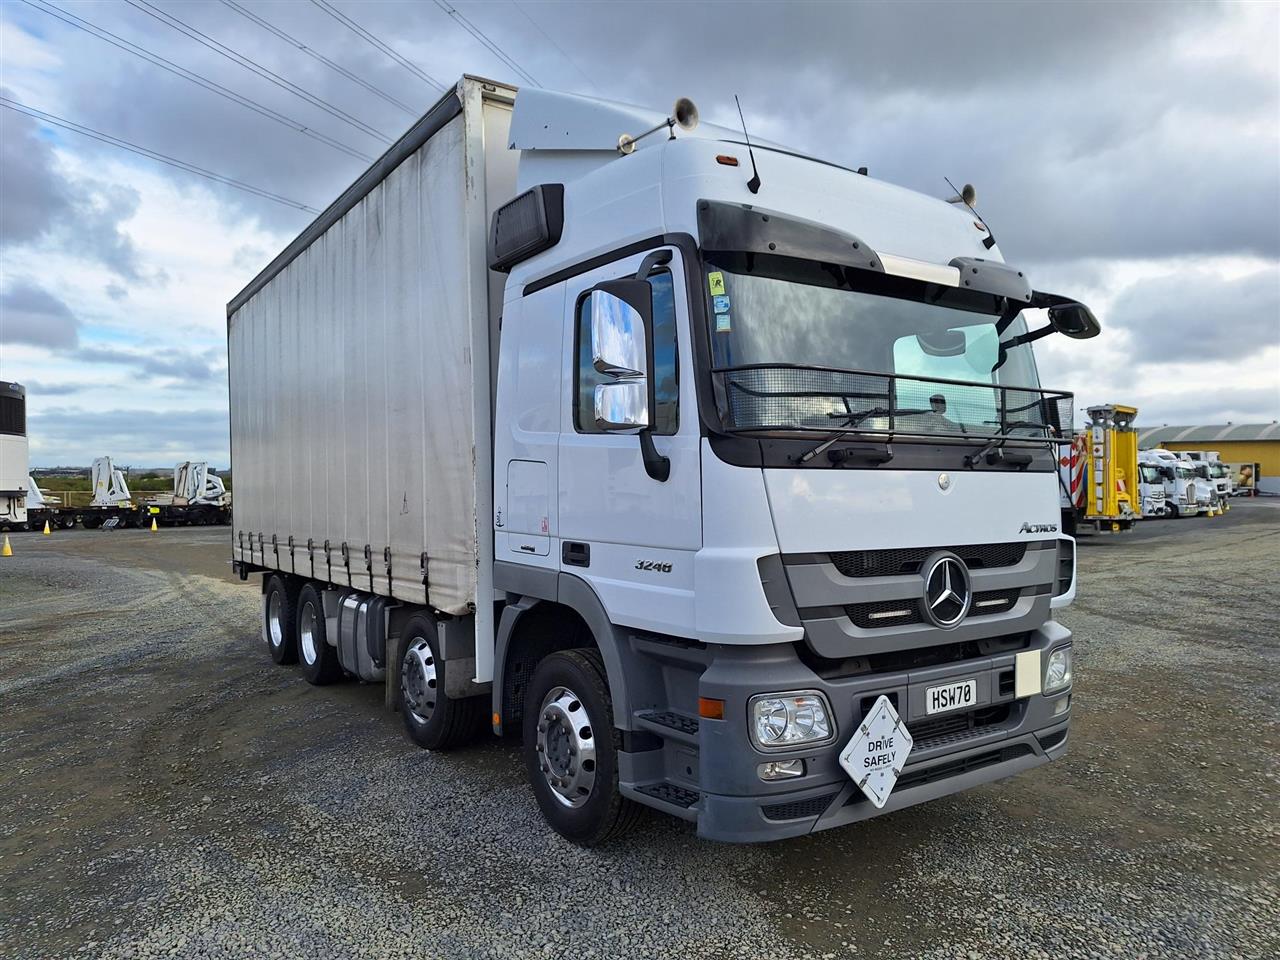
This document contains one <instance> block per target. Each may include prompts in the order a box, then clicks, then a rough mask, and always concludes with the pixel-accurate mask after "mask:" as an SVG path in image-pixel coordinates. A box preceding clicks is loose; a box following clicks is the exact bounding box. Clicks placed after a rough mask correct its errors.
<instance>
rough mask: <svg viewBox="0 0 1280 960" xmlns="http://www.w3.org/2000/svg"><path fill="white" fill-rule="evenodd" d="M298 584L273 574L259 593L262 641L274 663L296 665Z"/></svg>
mask: <svg viewBox="0 0 1280 960" xmlns="http://www.w3.org/2000/svg"><path fill="white" fill-rule="evenodd" d="M297 619H298V584H297V581H295V580H292V579H289V578H287V577H282V576H280V575H279V574H273V575H272V576H271V577H270V578H269V579H268V580H267V585H266V589H265V590H264V591H263V592H262V639H263V640H264V641H265V642H266V644H267V652H268V653H270V654H271V659H272V660H274V661H275V662H276V663H297V662H298V624H297Z"/></svg>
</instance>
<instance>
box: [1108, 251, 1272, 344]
mask: <svg viewBox="0 0 1280 960" xmlns="http://www.w3.org/2000/svg"><path fill="white" fill-rule="evenodd" d="M1175 279H1176V282H1171V279H1170V278H1168V277H1161V278H1159V279H1152V280H1143V281H1140V282H1138V283H1135V284H1133V285H1132V286H1131V287H1128V288H1126V289H1125V291H1124V292H1123V293H1122V294H1121V295H1120V296H1119V298H1118V299H1117V300H1116V302H1115V304H1114V305H1113V306H1112V308H1111V314H1110V322H1111V323H1112V324H1115V325H1116V326H1117V327H1119V328H1121V329H1123V330H1127V331H1128V332H1129V333H1130V334H1131V335H1132V337H1133V340H1134V345H1135V347H1136V348H1137V349H1136V351H1135V356H1136V357H1138V358H1139V359H1140V362H1142V363H1147V364H1152V363H1161V362H1164V361H1170V360H1172V361H1199V360H1235V359H1237V358H1240V357H1246V356H1250V355H1252V354H1256V353H1257V352H1258V351H1259V350H1262V349H1264V348H1266V347H1269V346H1272V345H1274V344H1276V343H1277V342H1280V267H1273V268H1269V269H1266V270H1261V271H1259V272H1257V273H1252V274H1249V275H1247V276H1243V277H1238V278H1232V279H1227V278H1224V277H1220V276H1216V275H1214V274H1210V273H1207V272H1205V271H1202V270H1190V271H1188V272H1187V274H1186V275H1181V276H1178V277H1177V278H1175Z"/></svg>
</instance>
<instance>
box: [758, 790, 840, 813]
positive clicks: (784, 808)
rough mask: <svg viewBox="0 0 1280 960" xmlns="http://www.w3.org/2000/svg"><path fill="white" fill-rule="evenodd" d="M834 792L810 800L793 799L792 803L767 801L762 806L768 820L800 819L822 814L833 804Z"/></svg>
mask: <svg viewBox="0 0 1280 960" xmlns="http://www.w3.org/2000/svg"><path fill="white" fill-rule="evenodd" d="M834 797H835V794H834V793H829V794H827V795H826V796H825V797H813V798H812V799H809V800H792V801H791V802H790V803H767V804H765V805H764V806H763V807H761V808H760V809H761V812H763V813H764V818H765V819H766V820H799V819H801V818H803V817H816V816H819V815H821V814H822V813H823V812H824V811H825V810H826V809H827V807H829V806H830V805H831V801H832V799H833V798H834Z"/></svg>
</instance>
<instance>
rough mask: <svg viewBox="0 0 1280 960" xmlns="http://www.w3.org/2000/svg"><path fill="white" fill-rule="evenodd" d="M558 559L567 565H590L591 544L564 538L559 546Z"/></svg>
mask: <svg viewBox="0 0 1280 960" xmlns="http://www.w3.org/2000/svg"><path fill="white" fill-rule="evenodd" d="M560 559H561V560H563V561H564V564H565V566H567V567H589V566H591V544H589V543H574V542H573V541H571V540H566V541H565V542H564V544H563V545H562V546H561V548H560Z"/></svg>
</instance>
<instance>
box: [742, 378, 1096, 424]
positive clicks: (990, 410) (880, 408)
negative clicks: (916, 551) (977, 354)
mask: <svg viewBox="0 0 1280 960" xmlns="http://www.w3.org/2000/svg"><path fill="white" fill-rule="evenodd" d="M717 373H719V374H720V375H721V376H722V377H723V378H724V381H723V382H724V386H725V394H726V396H727V398H728V407H729V409H728V413H729V421H730V423H731V425H732V426H733V427H735V428H738V429H747V430H761V429H787V428H796V427H800V428H807V429H815V428H817V429H822V430H827V429H830V428H832V427H833V426H834V427H836V428H841V427H847V428H850V429H856V430H860V431H863V432H866V433H888V432H891V431H896V432H899V433H909V434H916V435H926V436H943V437H958V438H962V439H965V440H970V441H971V440H972V439H973V438H974V436H984V435H993V434H998V433H1000V432H1002V430H1003V431H1007V432H1009V433H1010V434H1011V435H1012V436H1014V437H1021V438H1026V439H1030V438H1036V437H1040V438H1043V437H1045V435H1046V433H1047V434H1049V435H1055V436H1059V437H1062V436H1069V435H1070V433H1069V425H1070V423H1071V409H1072V398H1071V396H1070V395H1069V394H1060V393H1056V392H1050V391H1040V390H1033V389H1030V388H1020V387H1005V386H1001V385H999V384H982V383H958V382H954V381H939V380H930V379H927V378H923V377H909V376H900V375H896V374H894V375H890V374H877V373H864V372H862V371H855V370H832V369H825V368H822V367H789V366H781V365H779V366H773V365H759V366H740V367H729V368H724V369H720V370H718V371H717ZM890 410H893V411H894V413H892V414H890V412H889V411H890ZM850 421H852V422H850Z"/></svg>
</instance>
